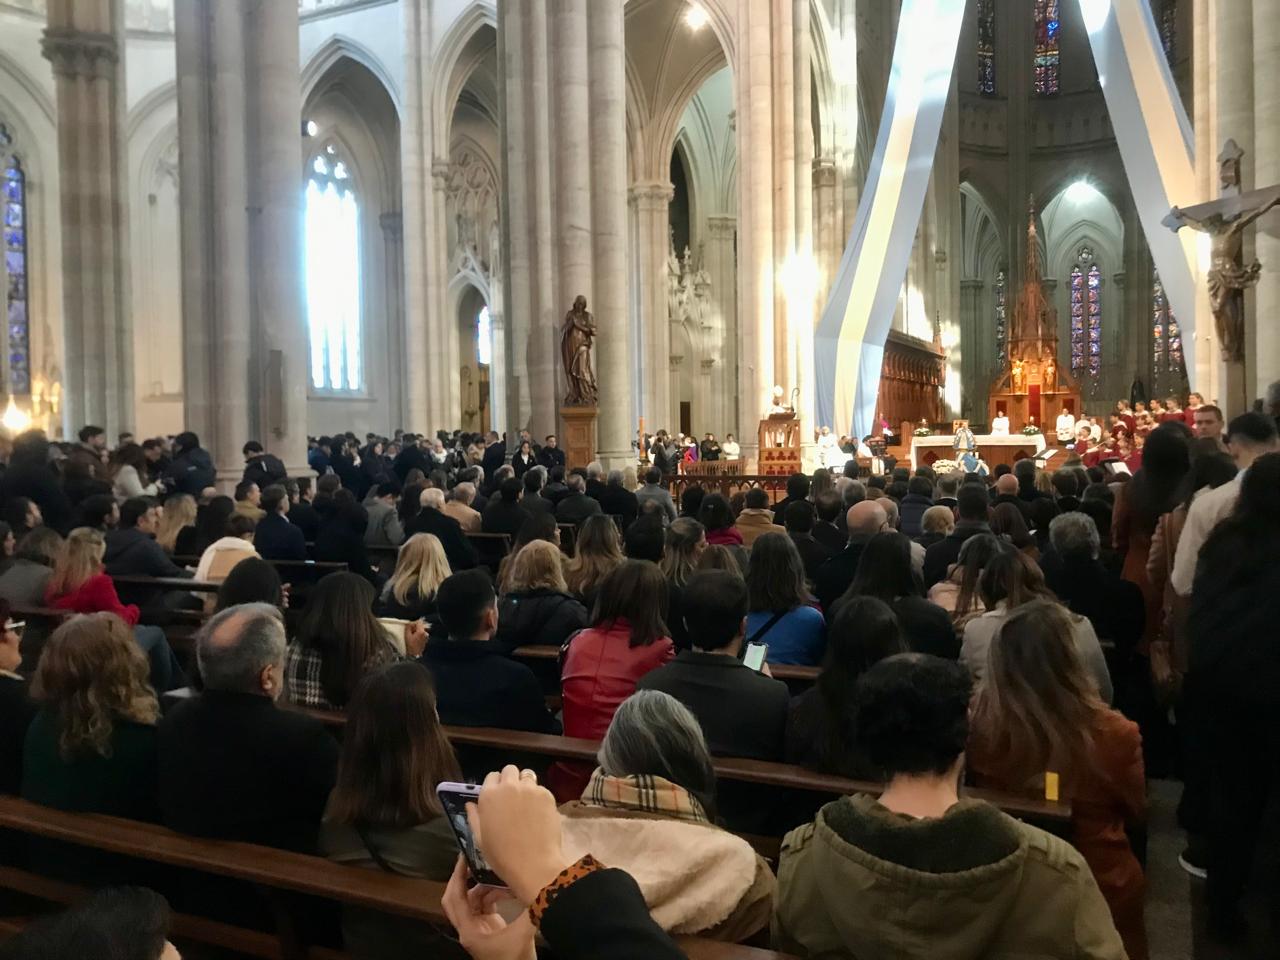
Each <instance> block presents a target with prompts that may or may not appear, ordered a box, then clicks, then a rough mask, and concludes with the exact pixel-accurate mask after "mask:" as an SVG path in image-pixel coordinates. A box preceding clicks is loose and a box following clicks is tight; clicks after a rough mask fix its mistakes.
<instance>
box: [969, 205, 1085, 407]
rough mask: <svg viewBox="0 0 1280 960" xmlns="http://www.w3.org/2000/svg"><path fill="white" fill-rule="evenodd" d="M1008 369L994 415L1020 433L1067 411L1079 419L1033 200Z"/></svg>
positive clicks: (995, 386) (994, 388) (996, 386)
mask: <svg viewBox="0 0 1280 960" xmlns="http://www.w3.org/2000/svg"><path fill="white" fill-rule="evenodd" d="M1006 346H1007V349H1006V350H1005V361H1004V366H1003V368H1002V369H1001V370H1000V371H999V373H997V374H996V378H995V380H994V381H993V382H992V384H991V401H990V409H989V411H988V412H989V414H990V417H991V418H992V419H994V418H995V417H996V416H997V415H998V414H1000V413H1004V414H1006V415H1007V416H1008V417H1009V419H1010V422H1011V424H1012V426H1013V427H1014V428H1015V429H1021V428H1022V427H1025V426H1027V425H1028V424H1035V425H1036V426H1037V427H1039V426H1042V425H1043V424H1044V423H1045V422H1046V420H1050V419H1052V418H1056V417H1057V415H1058V414H1059V413H1061V412H1062V411H1063V410H1064V409H1067V410H1070V411H1071V412H1072V413H1073V414H1075V415H1076V416H1079V415H1080V412H1081V410H1080V390H1079V387H1077V386H1076V383H1075V381H1074V380H1073V379H1072V378H1071V375H1070V374H1069V373H1068V372H1067V371H1066V370H1065V369H1063V367H1062V365H1061V364H1060V363H1059V362H1058V358H1059V354H1058V311H1057V310H1055V309H1054V308H1053V305H1052V304H1050V303H1049V301H1048V299H1047V298H1046V297H1045V294H1044V283H1043V278H1042V272H1041V266H1040V241H1039V238H1038V237H1037V236H1036V210H1035V198H1034V197H1033V198H1032V199H1031V201H1030V203H1029V204H1028V209H1027V260H1026V264H1025V266H1024V268H1023V280H1022V289H1021V290H1019V291H1018V297H1017V300H1016V301H1015V303H1014V308H1013V322H1012V323H1011V324H1010V326H1009V341H1008V343H1007V345H1006Z"/></svg>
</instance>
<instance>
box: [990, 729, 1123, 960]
mask: <svg viewBox="0 0 1280 960" xmlns="http://www.w3.org/2000/svg"><path fill="white" fill-rule="evenodd" d="M1090 732H1091V733H1092V735H1093V745H1094V758H1093V759H1094V769H1092V770H1087V771H1081V772H1080V773H1079V774H1078V775H1077V776H1075V777H1073V778H1064V780H1063V782H1062V792H1061V796H1062V798H1063V799H1064V800H1070V801H1071V827H1072V838H1071V839H1072V846H1074V847H1075V848H1076V849H1077V850H1079V851H1080V853H1081V855H1082V856H1083V857H1084V859H1085V862H1086V863H1088V864H1089V869H1090V870H1092V871H1093V876H1094V879H1096V880H1097V881H1098V888H1099V889H1100V890H1101V891H1102V896H1103V897H1104V898H1105V899H1106V901H1107V905H1108V906H1109V907H1110V908H1111V917H1112V919H1113V920H1115V924H1116V929H1117V930H1118V931H1119V932H1120V937H1121V939H1122V940H1124V946H1125V950H1126V951H1127V952H1128V954H1129V957H1130V958H1131V960H1146V958H1147V935H1146V930H1145V929H1144V927H1143V920H1142V916H1143V897H1144V894H1145V892H1146V879H1145V877H1144V876H1143V872H1142V867H1141V865H1140V864H1139V863H1138V858H1137V857H1136V856H1134V853H1133V848H1132V847H1130V846H1129V838H1128V836H1127V835H1126V833H1125V826H1126V825H1127V824H1136V823H1140V822H1142V821H1144V820H1145V819H1146V809H1147V785H1146V776H1145V771H1144V767H1143V762H1142V736H1141V734H1139V733H1138V725H1137V724H1136V723H1133V722H1132V721H1130V720H1127V719H1125V717H1124V716H1123V715H1121V714H1120V713H1118V712H1117V711H1115V710H1099V711H1098V712H1097V713H1096V714H1095V715H1094V723H1093V729H1092V730H1091V731H1090ZM965 759H966V761H967V763H968V768H969V774H970V779H971V780H972V782H973V784H974V785H975V786H983V787H993V788H996V789H1001V790H1021V789H1022V788H1023V787H1024V786H1025V784H1023V783H1020V782H1019V778H1018V776H1017V775H1016V774H1014V773H1013V772H1012V771H1011V770H1009V769H1008V766H1007V764H1006V763H1005V758H1002V757H997V756H993V755H991V754H990V752H989V750H988V749H987V748H985V747H984V746H983V743H982V737H981V736H980V735H979V736H974V737H971V738H970V743H969V751H968V753H967V754H966V756H965ZM1042 783H1043V781H1042V780H1037V785H1040V784H1042Z"/></svg>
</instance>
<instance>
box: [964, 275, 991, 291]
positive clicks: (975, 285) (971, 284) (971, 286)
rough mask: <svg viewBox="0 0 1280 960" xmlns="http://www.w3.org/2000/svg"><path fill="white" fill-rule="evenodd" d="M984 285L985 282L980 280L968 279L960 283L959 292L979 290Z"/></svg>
mask: <svg viewBox="0 0 1280 960" xmlns="http://www.w3.org/2000/svg"><path fill="white" fill-rule="evenodd" d="M986 285H987V282H986V281H985V280H980V279H978V278H976V277H970V278H968V279H965V280H961V281H960V289H961V290H981V289H982V288H983V287H985V286H986Z"/></svg>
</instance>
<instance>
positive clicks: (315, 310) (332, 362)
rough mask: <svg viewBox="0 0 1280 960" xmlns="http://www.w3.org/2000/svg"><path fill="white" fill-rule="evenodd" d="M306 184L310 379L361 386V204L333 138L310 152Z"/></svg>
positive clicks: (339, 387) (324, 385) (350, 388)
mask: <svg viewBox="0 0 1280 960" xmlns="http://www.w3.org/2000/svg"><path fill="white" fill-rule="evenodd" d="M308 170H309V173H308V177H307V187H306V215H305V225H304V230H305V235H306V241H305V243H306V258H307V259H306V271H307V273H306V284H307V325H308V328H309V332H310V340H311V385H312V386H313V387H315V388H316V389H317V390H333V391H342V392H348V393H349V392H355V391H359V390H361V389H363V386H364V382H363V381H364V377H363V370H362V366H363V361H362V358H361V349H360V346H361V345H360V333H361V329H360V326H361V325H360V207H359V204H358V203H357V201H356V194H355V188H354V185H353V184H352V182H351V171H350V170H349V169H348V167H347V164H346V162H345V161H344V160H343V159H342V157H341V155H340V154H339V153H338V150H337V148H336V147H335V146H334V145H332V144H330V145H328V146H326V147H325V148H324V149H323V150H321V151H320V152H318V153H316V154H315V155H314V156H313V157H312V158H311V164H310V166H309V167H308Z"/></svg>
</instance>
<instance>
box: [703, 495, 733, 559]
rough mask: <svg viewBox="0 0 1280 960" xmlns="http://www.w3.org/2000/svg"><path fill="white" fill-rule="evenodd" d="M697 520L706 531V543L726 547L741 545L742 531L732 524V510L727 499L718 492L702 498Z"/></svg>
mask: <svg viewBox="0 0 1280 960" xmlns="http://www.w3.org/2000/svg"><path fill="white" fill-rule="evenodd" d="M698 520H699V521H700V522H701V523H702V526H703V527H704V528H705V530H706V532H707V543H712V544H716V543H719V544H723V545H725V546H727V547H740V546H742V533H741V532H740V531H739V530H738V528H737V527H735V526H734V525H733V511H732V510H731V509H730V508H729V501H728V500H726V499H725V498H724V497H722V496H721V495H720V494H718V493H712V494H708V495H707V496H705V497H703V498H702V504H701V506H699V507H698Z"/></svg>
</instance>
